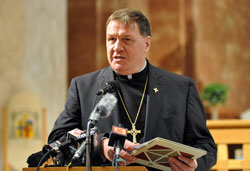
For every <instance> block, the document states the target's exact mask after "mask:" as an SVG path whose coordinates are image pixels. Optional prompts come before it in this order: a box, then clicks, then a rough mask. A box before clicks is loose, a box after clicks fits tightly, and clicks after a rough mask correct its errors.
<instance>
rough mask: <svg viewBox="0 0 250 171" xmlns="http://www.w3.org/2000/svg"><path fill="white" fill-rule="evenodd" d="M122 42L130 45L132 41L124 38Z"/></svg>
mask: <svg viewBox="0 0 250 171" xmlns="http://www.w3.org/2000/svg"><path fill="white" fill-rule="evenodd" d="M123 41H124V42H125V43H131V42H132V39H130V38H124V39H123Z"/></svg>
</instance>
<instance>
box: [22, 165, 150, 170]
mask: <svg viewBox="0 0 250 171" xmlns="http://www.w3.org/2000/svg"><path fill="white" fill-rule="evenodd" d="M66 169H67V168H66V167H47V168H44V167H41V168H39V171H66ZM35 170H36V168H35V167H30V168H23V171H35ZM85 170H86V168H85V167H72V168H70V169H69V171H85ZM114 170H115V167H112V166H106V167H101V166H100V167H92V171H114ZM117 170H118V171H147V169H146V167H144V166H119V167H118V169H117Z"/></svg>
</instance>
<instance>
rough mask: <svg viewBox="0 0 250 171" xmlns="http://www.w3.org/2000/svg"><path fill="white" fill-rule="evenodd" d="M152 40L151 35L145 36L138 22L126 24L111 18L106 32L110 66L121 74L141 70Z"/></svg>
mask: <svg viewBox="0 0 250 171" xmlns="http://www.w3.org/2000/svg"><path fill="white" fill-rule="evenodd" d="M150 42H151V37H150V36H147V37H143V36H142V35H141V34H140V31H139V28H138V25H137V24H136V23H131V24H129V25H127V26H125V25H124V24H122V23H121V22H120V21H119V20H111V21H110V22H109V24H108V25H107V32H106V47H107V56H108V62H109V64H110V66H111V67H112V69H113V70H114V71H115V72H117V73H118V74H121V75H129V74H134V73H136V72H138V71H140V69H142V67H143V66H144V65H145V57H146V55H147V53H148V51H149V48H150Z"/></svg>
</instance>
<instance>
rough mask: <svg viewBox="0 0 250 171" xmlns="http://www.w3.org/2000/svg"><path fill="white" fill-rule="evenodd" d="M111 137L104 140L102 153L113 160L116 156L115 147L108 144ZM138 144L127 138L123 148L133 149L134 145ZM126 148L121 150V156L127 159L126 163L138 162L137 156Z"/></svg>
mask: <svg viewBox="0 0 250 171" xmlns="http://www.w3.org/2000/svg"><path fill="white" fill-rule="evenodd" d="M108 142H109V139H108V138H105V139H104V140H102V145H101V146H102V154H103V156H104V157H105V158H106V159H108V160H109V161H111V162H112V160H113V157H114V147H110V146H108ZM137 145H138V144H134V143H132V142H131V141H128V140H126V141H125V143H124V147H123V149H125V150H127V151H133V150H134V147H135V146H137ZM125 150H121V152H120V157H121V158H123V159H124V160H125V161H126V164H127V165H129V164H131V163H134V162H136V160H137V158H136V157H134V156H132V155H130V154H129V153H128V152H126V151H125Z"/></svg>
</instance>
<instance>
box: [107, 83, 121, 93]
mask: <svg viewBox="0 0 250 171" xmlns="http://www.w3.org/2000/svg"><path fill="white" fill-rule="evenodd" d="M106 85H110V86H111V87H112V88H110V90H109V93H114V92H115V91H116V90H117V89H118V88H119V86H120V85H119V82H118V81H116V80H113V81H110V82H107V83H106Z"/></svg>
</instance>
